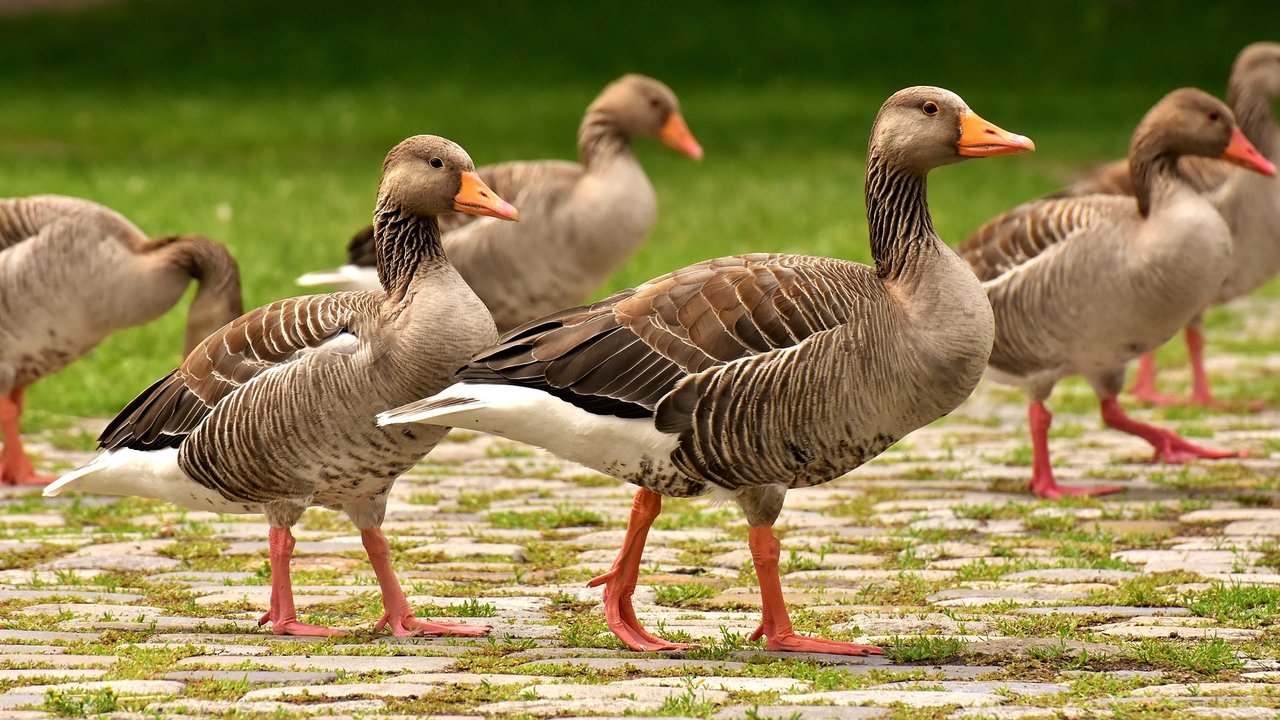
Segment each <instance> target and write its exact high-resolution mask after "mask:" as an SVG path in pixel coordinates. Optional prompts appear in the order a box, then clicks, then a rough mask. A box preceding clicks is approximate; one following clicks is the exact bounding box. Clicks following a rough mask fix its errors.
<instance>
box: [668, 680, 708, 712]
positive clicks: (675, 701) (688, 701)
mask: <svg viewBox="0 0 1280 720" xmlns="http://www.w3.org/2000/svg"><path fill="white" fill-rule="evenodd" d="M715 709H716V704H715V703H714V702H712V701H710V700H707V699H706V696H705V695H702V694H700V693H699V692H698V690H697V688H695V687H694V686H693V678H685V688H684V692H682V693H680V694H679V695H668V696H667V697H666V699H665V700H663V701H662V707H660V708H658V715H661V716H665V717H702V718H705V717H711V713H713V712H715Z"/></svg>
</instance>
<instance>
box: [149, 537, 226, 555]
mask: <svg viewBox="0 0 1280 720" xmlns="http://www.w3.org/2000/svg"><path fill="white" fill-rule="evenodd" d="M230 546H231V544H230V543H228V542H227V541H225V540H205V539H200V540H197V539H194V538H179V539H178V542H173V543H169V544H168V545H166V546H164V547H162V548H160V549H159V550H157V551H156V552H157V554H160V555H163V556H165V557H169V558H173V559H174V560H209V559H213V558H218V557H222V553H223V552H224V551H225V550H226V549H227V548H228V547H230Z"/></svg>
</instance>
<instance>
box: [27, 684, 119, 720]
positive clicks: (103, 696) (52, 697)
mask: <svg viewBox="0 0 1280 720" xmlns="http://www.w3.org/2000/svg"><path fill="white" fill-rule="evenodd" d="M118 705H119V698H118V697H117V696H116V693H115V691H114V690H112V689H111V688H102V689H100V690H96V691H94V692H91V693H79V692H76V691H74V690H69V691H63V690H52V689H51V690H48V691H46V692H45V694H44V704H43V705H42V707H43V708H44V709H45V710H47V711H48V712H51V713H53V714H54V715H57V716H59V717H88V716H90V715H102V714H105V713H109V712H115V710H116V707H117V706H118Z"/></svg>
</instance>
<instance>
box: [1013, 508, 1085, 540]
mask: <svg viewBox="0 0 1280 720" xmlns="http://www.w3.org/2000/svg"><path fill="white" fill-rule="evenodd" d="M1023 522H1025V523H1026V525H1027V529H1028V530H1031V531H1032V532H1038V533H1041V534H1043V535H1057V534H1060V533H1065V532H1067V531H1069V530H1074V529H1076V526H1077V525H1078V524H1079V523H1080V521H1079V519H1078V518H1077V517H1076V516H1075V515H1072V514H1070V513H1061V514H1059V513H1053V514H1042V515H1034V514H1033V515H1028V516H1027V517H1026V519H1025V520H1023Z"/></svg>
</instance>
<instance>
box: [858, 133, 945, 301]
mask: <svg viewBox="0 0 1280 720" xmlns="http://www.w3.org/2000/svg"><path fill="white" fill-rule="evenodd" d="M866 200H867V230H868V232H869V234H870V238H871V257H872V258H874V259H875V261H876V274H877V275H878V276H879V277H880V278H881V279H885V280H891V279H894V278H896V277H898V276H899V275H900V274H902V272H903V270H904V269H905V268H906V267H907V263H908V259H909V258H910V257H911V256H913V255H915V254H916V253H918V252H919V251H920V250H922V249H923V248H925V247H928V246H929V245H931V244H932V243H935V242H938V236H937V233H935V232H934V229H933V219H932V218H931V217H930V216H929V204H928V200H927V197H926V182H925V177H924V176H923V175H920V174H918V173H916V172H914V171H912V170H910V169H908V168H905V167H902V166H901V165H897V164H895V163H892V162H890V161H888V160H886V159H885V158H884V157H883V156H882V155H880V154H878V153H876V152H875V151H874V150H872V151H871V153H870V154H869V155H868V157H867V195H866Z"/></svg>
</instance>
